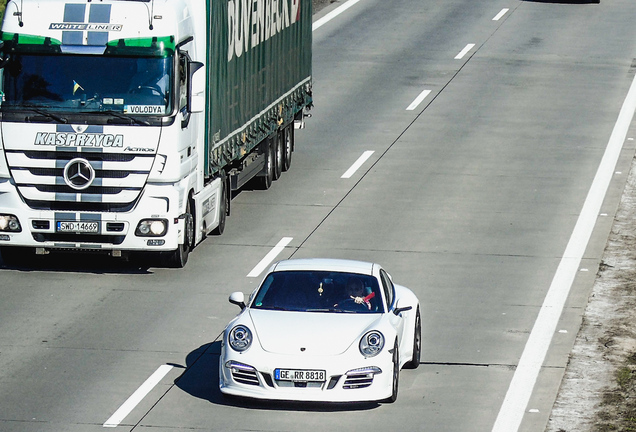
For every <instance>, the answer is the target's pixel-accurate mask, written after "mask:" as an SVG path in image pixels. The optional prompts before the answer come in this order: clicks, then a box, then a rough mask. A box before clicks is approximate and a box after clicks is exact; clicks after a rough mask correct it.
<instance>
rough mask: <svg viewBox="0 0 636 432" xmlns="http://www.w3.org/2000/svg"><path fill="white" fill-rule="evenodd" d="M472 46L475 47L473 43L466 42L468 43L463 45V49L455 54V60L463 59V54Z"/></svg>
mask: <svg viewBox="0 0 636 432" xmlns="http://www.w3.org/2000/svg"><path fill="white" fill-rule="evenodd" d="M474 47H475V44H468V45H466V46H465V47H464V49H463V50H461V51H460V52H459V54H457V55H456V56H455V60H461V59H463V58H464V56H465V55H466V54H468V52H469V51H470V50H471V49H473V48H474Z"/></svg>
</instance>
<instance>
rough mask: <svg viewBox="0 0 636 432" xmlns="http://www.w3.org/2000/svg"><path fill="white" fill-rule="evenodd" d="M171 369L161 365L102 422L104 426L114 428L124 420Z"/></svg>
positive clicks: (168, 366)
mask: <svg viewBox="0 0 636 432" xmlns="http://www.w3.org/2000/svg"><path fill="white" fill-rule="evenodd" d="M171 370H172V366H170V365H161V366H159V369H157V370H156V371H155V372H154V373H153V374H152V375H150V378H148V379H147V380H146V381H145V382H144V383H143V384H142V385H141V387H139V388H138V389H137V390H136V391H135V392H134V393H133V394H132V395H131V396H130V397H129V398H128V399H127V400H126V402H124V404H123V405H122V406H121V407H119V409H118V410H117V411H115V413H114V414H113V415H112V416H111V417H110V418H109V419H108V420H106V423H104V424H103V427H105V428H114V427H117V426H119V424H120V423H121V422H122V421H124V419H125V418H126V417H127V416H128V414H130V413H131V412H132V410H134V409H135V407H136V406H137V405H139V403H140V402H141V401H142V400H143V399H144V398H145V397H146V396H147V395H148V393H150V391H151V390H152V389H153V388H155V386H156V385H157V384H159V382H160V381H161V380H162V379H163V378H164V377H165V376H166V375H167V374H168V372H170V371H171Z"/></svg>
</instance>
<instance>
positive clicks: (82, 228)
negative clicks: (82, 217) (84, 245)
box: [56, 222, 99, 233]
mask: <svg viewBox="0 0 636 432" xmlns="http://www.w3.org/2000/svg"><path fill="white" fill-rule="evenodd" d="M56 231H57V232H73V233H98V232H99V222H58V223H57V229H56Z"/></svg>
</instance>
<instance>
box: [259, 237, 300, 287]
mask: <svg viewBox="0 0 636 432" xmlns="http://www.w3.org/2000/svg"><path fill="white" fill-rule="evenodd" d="M293 239H294V238H293V237H283V238H282V239H281V241H279V242H278V243H277V244H276V246H274V248H273V249H272V250H271V251H269V253H268V254H267V255H265V257H264V258H263V259H262V260H261V261H260V262H259V263H258V264H257V265H256V267H254V268H253V269H252V271H251V272H249V273H248V274H247V277H249V278H254V277H258V276H259V275H260V274H261V273H263V270H265V269H266V268H267V266H269V265H270V264H271V263H272V262H273V261H274V260H275V259H276V257H277V256H278V254H279V253H281V252H282V251H283V250H284V249H285V247H286V246H287V245H288V244H289V243H290V242H291V241H292V240H293Z"/></svg>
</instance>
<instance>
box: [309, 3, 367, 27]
mask: <svg viewBox="0 0 636 432" xmlns="http://www.w3.org/2000/svg"><path fill="white" fill-rule="evenodd" d="M359 1H360V0H349V1H348V2H346V3H345V4H343V5H342V6H338V7H337V8H335V9H334V10H332V11H331V12H329V13H328V14H327V15H325V16H324V17H322V18H320V19H318V20H316V22H314V23H313V25H312V27H311V30H312V31H316V30H317V29H319V28H320V27H322V26H323V25H325V24H327V23H328V22H329V21H331V20H332V19H334V18H335V17H337V16H338V15H340V14H341V13H343V12H344V11H346V10H347V9H349V8H350V7H351V6H353V5H355V4H356V3H358V2H359Z"/></svg>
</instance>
